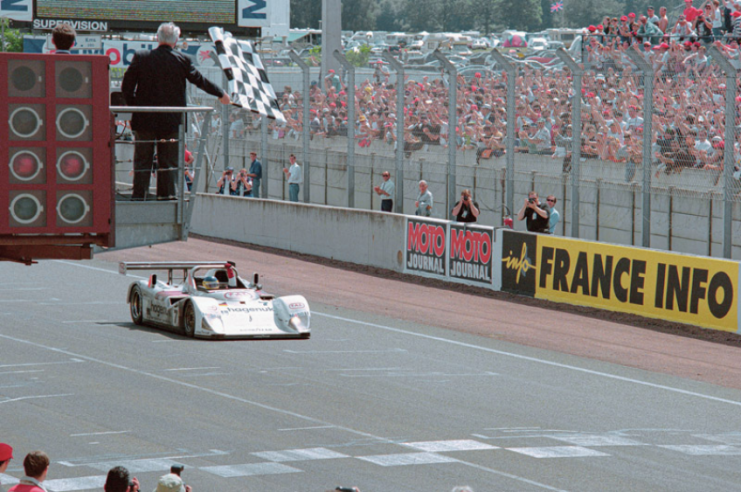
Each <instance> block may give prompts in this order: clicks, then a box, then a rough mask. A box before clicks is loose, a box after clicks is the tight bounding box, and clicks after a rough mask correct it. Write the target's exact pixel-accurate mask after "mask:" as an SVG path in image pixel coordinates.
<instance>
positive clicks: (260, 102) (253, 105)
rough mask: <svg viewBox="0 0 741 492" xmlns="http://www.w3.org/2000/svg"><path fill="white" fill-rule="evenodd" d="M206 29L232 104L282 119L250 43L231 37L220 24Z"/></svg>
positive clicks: (262, 68) (258, 59)
mask: <svg viewBox="0 0 741 492" xmlns="http://www.w3.org/2000/svg"><path fill="white" fill-rule="evenodd" d="M208 33H209V35H210V36H211V40H213V42H214V45H215V46H216V53H217V54H218V56H219V65H221V68H222V70H224V73H225V74H226V78H227V79H228V80H229V92H230V93H231V98H232V101H233V102H234V104H235V105H237V106H241V107H243V108H245V109H249V110H250V111H252V112H253V113H259V114H262V115H265V116H267V117H268V118H273V119H275V120H276V121H279V122H281V123H285V122H286V118H285V117H284V116H283V113H282V112H281V110H280V106H278V100H277V99H276V97H275V91H273V86H271V85H270V81H269V80H268V74H267V72H266V71H265V68H264V67H263V66H262V62H261V61H260V57H259V56H258V55H257V53H255V50H254V49H253V48H252V44H251V43H249V42H248V41H240V40H237V39H234V37H232V34H231V33H230V32H226V31H224V30H223V29H222V28H220V27H212V28H210V29H209V30H208Z"/></svg>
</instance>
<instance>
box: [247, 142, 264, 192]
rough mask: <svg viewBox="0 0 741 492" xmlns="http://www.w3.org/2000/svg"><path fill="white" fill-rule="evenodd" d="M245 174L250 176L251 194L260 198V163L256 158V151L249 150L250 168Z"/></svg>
mask: <svg viewBox="0 0 741 492" xmlns="http://www.w3.org/2000/svg"><path fill="white" fill-rule="evenodd" d="M247 176H249V177H250V178H252V196H253V197H254V198H260V182H261V181H262V163H261V162H260V161H258V160H257V152H254V151H253V152H250V170H249V171H248V172H247Z"/></svg>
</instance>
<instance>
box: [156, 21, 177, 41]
mask: <svg viewBox="0 0 741 492" xmlns="http://www.w3.org/2000/svg"><path fill="white" fill-rule="evenodd" d="M178 39H180V28H179V27H178V26H176V25H175V24H173V23H172V22H165V23H163V24H160V27H159V28H157V42H158V43H159V44H166V45H168V46H172V47H174V46H175V45H176V44H178Z"/></svg>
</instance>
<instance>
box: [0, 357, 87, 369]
mask: <svg viewBox="0 0 741 492" xmlns="http://www.w3.org/2000/svg"><path fill="white" fill-rule="evenodd" d="M80 362H85V361H83V360H80V359H70V360H64V361H60V362H24V363H21V364H0V368H5V367H36V366H56V365H59V364H77V363H80Z"/></svg>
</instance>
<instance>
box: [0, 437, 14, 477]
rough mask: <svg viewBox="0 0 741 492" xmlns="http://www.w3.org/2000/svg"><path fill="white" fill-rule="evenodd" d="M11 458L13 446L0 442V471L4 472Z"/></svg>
mask: <svg viewBox="0 0 741 492" xmlns="http://www.w3.org/2000/svg"><path fill="white" fill-rule="evenodd" d="M12 459H13V447H12V446H11V445H10V444H5V443H4V442H0V473H5V470H7V468H8V465H9V464H10V460H12Z"/></svg>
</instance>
